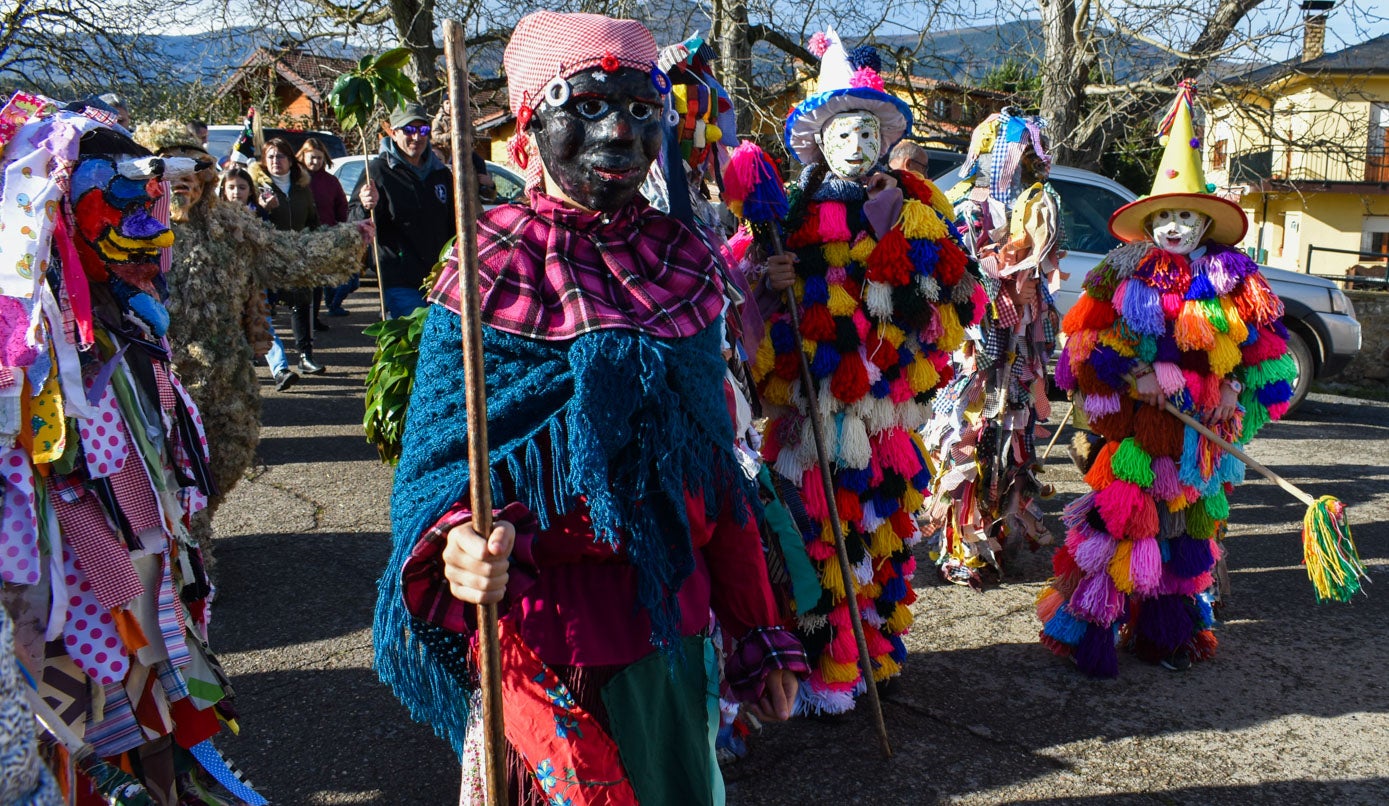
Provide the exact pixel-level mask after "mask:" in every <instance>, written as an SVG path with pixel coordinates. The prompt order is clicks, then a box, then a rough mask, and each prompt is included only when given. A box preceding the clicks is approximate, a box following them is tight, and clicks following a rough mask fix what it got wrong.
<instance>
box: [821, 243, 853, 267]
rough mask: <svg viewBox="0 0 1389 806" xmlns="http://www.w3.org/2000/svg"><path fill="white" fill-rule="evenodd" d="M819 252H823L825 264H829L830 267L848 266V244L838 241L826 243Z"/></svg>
mask: <svg viewBox="0 0 1389 806" xmlns="http://www.w3.org/2000/svg"><path fill="white" fill-rule="evenodd" d="M820 251H822V252H824V254H825V263H827V264H829V265H830V266H847V265H849V244H847V243H844V242H843V241H839V242H836V243H827V244H825V245H824V246H823V247H822V248H821V250H820Z"/></svg>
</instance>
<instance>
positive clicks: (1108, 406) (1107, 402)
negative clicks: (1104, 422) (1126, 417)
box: [1081, 393, 1121, 420]
mask: <svg viewBox="0 0 1389 806" xmlns="http://www.w3.org/2000/svg"><path fill="white" fill-rule="evenodd" d="M1120 406H1121V404H1120V402H1119V395H1118V394H1116V393H1110V394H1105V395H1086V396H1085V397H1083V398H1082V399H1081V408H1083V409H1084V410H1085V416H1086V417H1088V418H1089V419H1091V420H1095V419H1098V418H1100V417H1104V416H1107V415H1110V414H1118V413H1119V409H1120Z"/></svg>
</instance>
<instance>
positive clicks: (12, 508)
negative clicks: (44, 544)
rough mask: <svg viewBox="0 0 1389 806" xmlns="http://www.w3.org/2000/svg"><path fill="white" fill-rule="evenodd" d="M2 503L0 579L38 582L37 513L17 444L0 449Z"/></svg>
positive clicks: (31, 478)
mask: <svg viewBox="0 0 1389 806" xmlns="http://www.w3.org/2000/svg"><path fill="white" fill-rule="evenodd" d="M0 477H3V484H0V487H3V488H4V497H3V503H2V504H0V507H3V509H0V579H3V580H4V581H5V582H8V583H10V584H12V585H35V584H38V581H39V575H40V571H41V567H42V566H41V561H40V559H39V532H38V525H37V521H38V516H37V513H36V512H35V511H34V472H33V470H32V469H31V468H30V467H29V457H28V455H27V454H26V453H25V452H24V449H23V448H20V447H18V446H16V447H11V448H5V449H3V450H0Z"/></svg>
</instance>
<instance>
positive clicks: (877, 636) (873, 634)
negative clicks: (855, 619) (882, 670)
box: [849, 627, 892, 663]
mask: <svg viewBox="0 0 1389 806" xmlns="http://www.w3.org/2000/svg"><path fill="white" fill-rule="evenodd" d="M853 637H854V634H853V633H852V632H850V633H849V638H851V639H852V638H853ZM863 637H864V639H865V642H866V643H867V644H868V656H869V657H870V658H880V657H882V656H883V655H886V654H888V653H890V652H892V644H890V643H888V641H887V639H886V638H884V637H883V634H882V633H881V632H879V631H877V630H874V629H871V628H869V627H864V630H863ZM854 648H855V650H857V648H858V642H857V641H855V642H854ZM856 660H858V652H857V651H855V652H854V654H853V655H850V656H849V662H850V663H853V662H854V661H856Z"/></svg>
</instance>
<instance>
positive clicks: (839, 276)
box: [825, 266, 849, 285]
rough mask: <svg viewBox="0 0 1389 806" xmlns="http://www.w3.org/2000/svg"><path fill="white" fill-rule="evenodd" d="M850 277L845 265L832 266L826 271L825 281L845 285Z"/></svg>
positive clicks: (830, 283)
mask: <svg viewBox="0 0 1389 806" xmlns="http://www.w3.org/2000/svg"><path fill="white" fill-rule="evenodd" d="M847 279H849V272H848V271H847V270H846V269H845V268H844V267H843V266H831V267H830V270H829V271H827V272H825V282H826V283H827V284H829V285H844V281H845V280H847Z"/></svg>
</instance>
